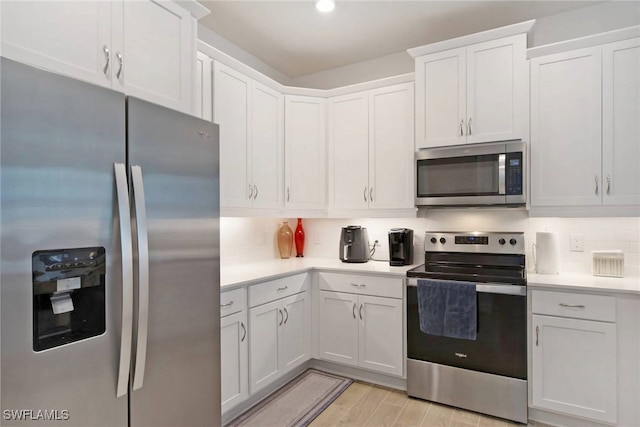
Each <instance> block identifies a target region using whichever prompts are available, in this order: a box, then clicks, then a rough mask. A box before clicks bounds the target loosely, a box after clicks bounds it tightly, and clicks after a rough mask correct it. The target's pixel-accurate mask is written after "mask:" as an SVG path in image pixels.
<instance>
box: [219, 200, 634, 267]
mask: <svg viewBox="0 0 640 427" xmlns="http://www.w3.org/2000/svg"><path fill="white" fill-rule="evenodd" d="M288 221H289V226H290V227H291V229H292V230H295V226H296V220H295V219H288ZM281 224H282V220H281V219H274V218H222V219H221V226H220V235H221V237H220V240H221V254H222V265H230V264H238V263H244V262H254V261H266V260H272V259H279V254H278V250H277V246H276V233H277V231H278V229H279V227H280V225H281ZM303 225H304V229H305V237H306V242H305V251H304V253H305V256H307V257H321V258H334V259H337V258H338V242H339V238H340V230H341V228H342V227H344V226H347V225H362V226H364V227H367V230H368V234H369V240H370V244H373V241H374V240H376V239H377V240H379V241H380V243H381V245H382V247H381V248H379V249H378V250H377V251H376V254H375V255H374V258H380V259H388V256H389V252H388V242H387V232H388V230H389V229H391V228H398V227H406V228H411V229H413V230H414V236H415V251H414V262H415V263H419V262H420V258H421V257H422V251H423V250H424V249H423V247H424V246H423V245H424V232H425V231H427V230H429V231H522V232H524V233H525V242H526V256H527V265H528V269H529V270H530V271H531V270H532V269H533V262H532V261H533V257H532V250H531V245H532V243H534V241H535V236H536V232H537V231H552V232H557V233H558V234H559V241H560V261H561V271H562V272H567V273H571V272H582V273H590V271H591V251H592V250H603V249H620V250H622V251H623V252H624V253H625V275H628V276H629V275H640V218H529V217H528V214H527V212H526V211H524V210H508V209H507V210H498V209H464V210H435V211H428V212H427V214H426V218H409V219H408V218H403V219H362V218H361V219H355V218H351V219H304V220H303ZM574 233H575V234H582V235H583V236H584V246H585V247H584V252H571V251H569V235H570V234H574Z"/></svg>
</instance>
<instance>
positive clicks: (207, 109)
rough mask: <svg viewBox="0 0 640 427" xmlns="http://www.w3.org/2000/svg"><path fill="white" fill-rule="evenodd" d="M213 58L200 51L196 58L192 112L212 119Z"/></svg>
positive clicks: (202, 117) (206, 118)
mask: <svg viewBox="0 0 640 427" xmlns="http://www.w3.org/2000/svg"><path fill="white" fill-rule="evenodd" d="M212 84H213V60H212V59H211V58H209V57H208V56H207V55H205V54H204V53H202V52H198V55H197V59H196V81H195V91H194V92H195V95H194V96H195V99H194V101H195V102H194V103H193V104H194V110H193V114H194V115H195V116H198V117H200V118H201V119H205V120H209V121H212V120H213V87H212Z"/></svg>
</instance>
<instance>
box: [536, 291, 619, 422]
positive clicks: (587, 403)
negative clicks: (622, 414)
mask: <svg viewBox="0 0 640 427" xmlns="http://www.w3.org/2000/svg"><path fill="white" fill-rule="evenodd" d="M585 298H586V299H585ZM532 312H533V313H534V314H533V316H532V334H531V336H532V343H531V348H532V371H533V377H532V380H531V381H532V392H533V396H532V403H533V406H534V407H535V408H539V409H546V410H551V411H554V412H558V413H562V414H566V415H572V416H577V417H582V418H587V419H591V420H596V421H601V422H607V423H616V415H617V407H616V404H617V403H616V402H617V399H616V396H617V378H618V375H617V350H616V349H617V339H616V324H615V323H610V322H612V321H613V320H611V319H615V299H614V298H612V297H606V296H593V295H586V296H585V295H580V294H569V293H562V292H545V291H533V298H532ZM538 313H539V314H538ZM550 314H551V315H550ZM560 316H563V317H560ZM589 318H590V319H589ZM585 319H589V320H585Z"/></svg>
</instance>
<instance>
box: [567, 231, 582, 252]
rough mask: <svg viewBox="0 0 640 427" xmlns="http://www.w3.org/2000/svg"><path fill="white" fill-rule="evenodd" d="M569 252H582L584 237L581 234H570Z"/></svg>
mask: <svg viewBox="0 0 640 427" xmlns="http://www.w3.org/2000/svg"><path fill="white" fill-rule="evenodd" d="M569 250H570V251H572V252H583V251H584V236H583V235H582V234H572V235H570V236H569Z"/></svg>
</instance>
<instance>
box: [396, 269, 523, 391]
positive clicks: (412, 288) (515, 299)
mask: <svg viewBox="0 0 640 427" xmlns="http://www.w3.org/2000/svg"><path fill="white" fill-rule="evenodd" d="M476 291H477V296H478V301H477V303H478V332H477V337H476V340H474V341H472V340H464V339H455V338H449V337H444V336H437V335H429V334H425V333H424V332H422V331H421V330H420V319H419V317H418V288H417V279H409V285H408V286H407V311H406V312H407V357H408V358H409V359H415V360H422V361H427V362H432V363H437V364H441V365H447V366H454V367H458V368H464V369H470V370H473V371H479V372H486V373H489V374H496V375H502V376H506V377H512V378H518V379H523V380H525V379H526V378H527V331H526V327H527V325H526V322H527V320H526V319H527V298H526V286H518V285H504V284H496V285H487V284H478V285H476Z"/></svg>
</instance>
